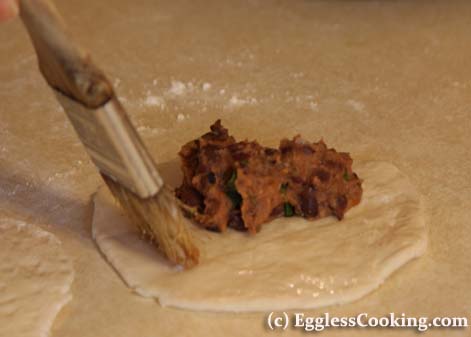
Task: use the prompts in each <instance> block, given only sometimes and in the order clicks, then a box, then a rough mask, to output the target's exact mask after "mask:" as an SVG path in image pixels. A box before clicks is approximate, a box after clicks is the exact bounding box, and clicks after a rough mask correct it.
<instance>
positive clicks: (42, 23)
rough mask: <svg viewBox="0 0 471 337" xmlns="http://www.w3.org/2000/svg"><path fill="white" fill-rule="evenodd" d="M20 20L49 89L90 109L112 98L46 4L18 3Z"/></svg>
mask: <svg viewBox="0 0 471 337" xmlns="http://www.w3.org/2000/svg"><path fill="white" fill-rule="evenodd" d="M20 16H21V19H22V21H23V24H24V25H25V26H26V29H27V30H28V33H29V36H30V37H31V40H32V42H33V45H34V48H35V50H36V54H37V56H38V63H39V69H40V70H41V73H42V74H43V76H44V78H45V79H46V81H47V82H48V83H49V85H50V86H51V87H53V88H54V89H56V90H58V91H60V92H61V93H63V94H64V95H66V96H69V97H70V98H72V99H74V100H76V101H78V102H79V103H82V104H83V105H85V106H86V107H88V108H92V109H95V108H98V107H100V106H102V105H103V104H105V103H106V102H107V101H108V100H110V99H111V98H112V97H113V88H112V86H111V84H110V83H109V81H108V80H107V79H106V77H105V75H104V74H103V72H101V71H100V70H99V69H98V68H97V67H96V66H95V65H94V64H93V63H92V62H91V59H90V56H89V55H87V54H86V53H85V52H84V51H82V50H81V49H80V48H79V47H78V46H77V45H76V44H74V43H73V42H72V40H71V39H70V38H69V36H68V34H67V32H66V28H65V24H64V22H63V20H62V18H61V17H60V15H59V13H58V11H57V9H56V8H55V6H54V5H53V4H52V3H51V2H50V1H49V0H20Z"/></svg>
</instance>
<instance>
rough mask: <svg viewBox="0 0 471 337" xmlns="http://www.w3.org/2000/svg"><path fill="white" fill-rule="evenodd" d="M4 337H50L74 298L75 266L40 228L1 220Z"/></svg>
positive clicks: (0, 331)
mask: <svg viewBox="0 0 471 337" xmlns="http://www.w3.org/2000/svg"><path fill="white" fill-rule="evenodd" d="M0 259H1V261H2V264H1V266H0V336H15V337H37V336H40V337H46V336H49V330H50V328H51V326H52V323H53V322H54V319H55V317H56V315H57V314H58V313H59V311H60V310H61V308H62V307H63V306H64V305H65V304H66V303H67V302H68V301H69V300H70V299H71V298H72V296H71V294H70V286H71V284H72V281H73V279H74V269H73V266H72V263H71V261H70V260H69V258H68V257H67V256H66V255H65V253H64V251H63V250H62V247H61V242H60V241H59V240H58V239H57V238H56V237H55V236H54V235H52V234H51V233H49V232H46V231H44V230H42V229H41V228H39V227H37V226H35V225H32V224H29V223H25V222H20V221H16V220H10V219H1V220H0Z"/></svg>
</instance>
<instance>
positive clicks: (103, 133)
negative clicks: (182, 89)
mask: <svg viewBox="0 0 471 337" xmlns="http://www.w3.org/2000/svg"><path fill="white" fill-rule="evenodd" d="M19 4H20V17H21V19H22V21H23V24H24V25H25V27H26V29H27V31H28V34H29V36H30V38H31V41H32V43H33V45H34V49H35V51H36V54H37V58H38V64H39V69H40V71H41V73H42V75H43V77H44V78H45V80H46V81H47V83H48V84H49V86H50V87H51V88H52V89H53V92H54V93H55V95H56V97H57V99H58V101H59V102H60V104H61V105H62V107H63V108H64V110H65V112H66V114H67V116H68V118H69V120H70V121H71V123H72V124H73V126H74V128H75V130H76V132H77V134H78V136H79V138H80V140H81V141H82V143H83V145H84V146H85V148H86V150H87V152H88V154H89V155H90V157H91V159H92V161H93V162H94V164H95V165H96V167H97V168H98V170H99V171H100V173H101V176H102V177H103V179H104V181H105V182H106V185H107V186H108V187H109V189H110V191H111V192H112V194H113V196H114V198H115V199H116V200H117V201H118V203H119V204H120V205H121V207H122V209H123V210H124V212H125V214H126V215H127V216H128V217H129V219H130V220H131V222H132V223H134V224H135V225H136V226H137V227H138V228H139V229H140V231H141V232H142V233H143V234H144V236H146V237H147V238H149V239H150V240H151V241H152V242H153V243H155V244H156V246H157V247H158V248H159V249H160V250H161V252H162V253H163V254H164V255H165V256H166V257H167V258H168V259H169V260H170V261H172V262H174V263H176V264H181V265H183V266H185V267H191V266H193V265H195V264H197V263H198V258H199V251H198V248H197V246H196V245H195V243H194V239H193V238H192V236H191V233H190V230H189V228H188V227H187V224H186V222H185V220H184V218H183V215H182V213H181V211H180V208H179V206H178V204H177V201H176V200H175V197H174V195H173V192H172V190H171V189H170V188H169V187H167V186H166V185H165V184H164V182H163V180H162V178H161V177H160V175H159V173H158V171H157V169H156V166H155V164H154V162H153V160H152V158H151V156H150V155H149V153H148V151H147V150H146V148H145V146H144V144H143V142H142V141H141V139H140V138H139V136H138V134H137V132H136V130H135V129H134V127H133V126H132V124H131V122H130V120H129V118H128V116H127V114H126V112H125V110H124V108H123V106H122V105H121V104H120V102H119V100H118V98H117V97H116V95H115V93H114V91H113V88H112V86H111V84H110V82H109V81H108V80H107V79H106V77H105V75H104V73H103V72H102V71H100V70H99V69H98V68H97V67H96V66H95V65H94V64H93V63H92V61H91V59H90V56H89V55H88V54H87V53H85V52H84V51H83V50H82V49H81V48H80V47H78V46H77V45H76V44H75V43H73V42H72V40H71V39H70V37H69V36H68V33H67V31H66V28H65V24H64V22H63V20H62V18H61V17H60V15H59V13H58V11H57V9H56V8H55V7H54V5H53V4H52V3H51V2H49V1H48V0H20V2H19Z"/></svg>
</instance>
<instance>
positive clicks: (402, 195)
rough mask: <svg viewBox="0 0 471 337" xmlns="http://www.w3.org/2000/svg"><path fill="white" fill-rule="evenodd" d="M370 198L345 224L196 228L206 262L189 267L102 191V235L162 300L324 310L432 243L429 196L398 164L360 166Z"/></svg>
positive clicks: (146, 289)
mask: <svg viewBox="0 0 471 337" xmlns="http://www.w3.org/2000/svg"><path fill="white" fill-rule="evenodd" d="M355 171H356V172H357V173H358V175H359V176H360V177H361V178H362V179H363V180H364V181H363V189H364V193H363V199H362V202H361V203H360V204H359V205H358V206H356V207H354V208H353V209H351V210H350V211H349V212H347V214H346V216H345V218H344V219H343V220H342V221H338V220H337V219H335V218H333V217H329V218H325V219H321V220H317V221H308V220H305V219H303V218H300V217H291V218H279V219H276V220H274V221H272V222H271V223H270V224H265V225H264V226H263V228H262V230H261V232H260V233H258V234H257V235H255V236H253V237H248V236H249V234H247V233H241V232H236V231H233V230H228V231H227V232H225V233H222V234H221V233H213V232H209V231H206V230H202V229H199V228H198V227H197V226H191V227H192V228H193V229H192V230H193V232H194V234H195V236H196V237H197V238H198V240H199V241H200V242H199V247H200V250H201V253H202V256H201V261H200V264H199V265H198V266H196V267H195V268H193V269H190V270H185V271H182V270H181V269H180V268H178V267H172V266H171V265H169V264H168V263H167V262H166V261H165V260H164V259H163V258H162V257H161V256H160V255H159V254H158V253H157V252H156V250H155V248H154V247H153V246H152V245H150V244H148V243H146V242H144V241H142V240H141V239H140V236H139V233H138V232H137V230H136V229H135V228H134V227H133V226H132V225H130V224H129V223H128V221H127V220H126V218H125V217H124V216H123V214H122V213H121V211H120V210H119V208H118V207H117V206H116V205H115V203H114V202H113V200H112V197H111V196H110V194H109V193H108V192H107V190H106V189H104V188H102V189H100V190H99V192H98V193H97V195H96V196H95V211H94V217H93V226H92V231H93V237H94V238H95V240H96V242H97V244H98V247H99V248H100V250H101V251H102V252H103V254H104V255H105V257H106V258H107V259H108V261H109V262H110V263H111V264H112V265H113V266H114V268H115V269H116V271H117V272H118V273H119V274H120V275H121V277H122V278H123V280H124V281H125V282H126V284H127V285H128V286H129V287H131V288H133V289H134V290H135V291H136V292H137V293H139V294H140V295H142V296H146V297H155V298H157V299H158V300H159V301H160V303H161V305H163V306H174V307H180V308H186V309H194V310H207V311H266V310H270V311H272V310H285V309H294V308H297V309H302V308H317V307H321V306H326V305H332V304H338V303H345V302H350V301H353V300H356V299H358V298H360V297H362V296H364V295H366V294H367V293H369V292H371V291H372V290H373V289H375V288H377V287H378V286H379V285H380V284H381V283H382V282H383V281H384V280H385V279H386V277H387V276H388V275H390V274H391V273H392V272H393V271H394V270H396V269H398V268H399V267H400V266H401V265H403V264H405V263H406V262H407V261H409V260H410V259H412V258H414V257H417V256H420V255H421V254H422V253H423V252H424V251H425V248H426V242H427V233H426V227H425V223H424V217H423V208H422V206H421V198H420V196H419V194H418V193H417V191H416V190H415V188H414V187H413V186H412V185H411V184H410V182H409V180H408V179H407V177H405V176H404V175H403V174H402V173H401V172H400V171H399V170H398V169H397V168H396V167H395V166H393V165H391V164H389V163H385V162H369V163H365V164H362V165H357V167H356V169H355Z"/></svg>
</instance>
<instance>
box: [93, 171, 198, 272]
mask: <svg viewBox="0 0 471 337" xmlns="http://www.w3.org/2000/svg"><path fill="white" fill-rule="evenodd" d="M102 176H103V179H104V180H105V182H106V184H107V185H108V188H109V189H110V191H111V193H112V194H113V196H114V197H115V199H116V200H117V201H118V202H119V204H120V205H121V207H122V208H123V209H124V211H125V213H126V215H127V216H128V217H129V219H130V220H131V222H132V223H134V224H135V225H136V226H137V227H138V228H139V229H140V231H141V232H142V233H143V234H144V235H145V237H147V238H148V239H149V240H150V241H152V242H153V243H154V244H155V245H156V246H157V247H158V249H159V250H160V251H161V252H162V253H163V254H164V255H165V256H166V257H167V258H168V259H169V260H170V261H172V262H173V263H176V264H180V265H183V266H184V267H185V268H189V267H192V266H194V265H196V264H198V260H199V250H198V247H197V246H196V244H195V243H194V239H193V237H192V235H191V233H190V231H189V229H188V228H187V223H186V222H185V219H184V218H183V215H182V213H181V211H180V209H179V207H178V205H177V203H176V201H175V198H174V196H173V193H172V191H171V190H170V189H169V188H168V187H166V186H165V185H164V186H163V187H162V188H161V189H160V191H159V192H158V193H157V195H155V196H153V197H151V198H146V199H143V198H140V197H139V196H138V195H136V194H134V193H133V192H131V191H130V190H128V189H127V188H125V187H124V186H122V185H121V184H119V183H118V182H115V181H114V180H113V179H111V178H109V177H108V176H106V175H104V174H102Z"/></svg>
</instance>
